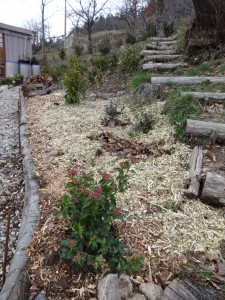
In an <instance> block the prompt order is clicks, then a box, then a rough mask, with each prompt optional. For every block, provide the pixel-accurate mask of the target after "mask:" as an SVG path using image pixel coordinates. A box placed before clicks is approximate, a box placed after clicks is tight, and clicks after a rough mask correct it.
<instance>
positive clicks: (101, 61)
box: [91, 55, 109, 72]
mask: <svg viewBox="0 0 225 300" xmlns="http://www.w3.org/2000/svg"><path fill="white" fill-rule="evenodd" d="M91 63H92V65H93V66H95V67H97V68H98V69H99V70H101V71H102V72H104V71H106V70H108V69H109V56H108V55H100V56H93V57H92V58H91Z"/></svg>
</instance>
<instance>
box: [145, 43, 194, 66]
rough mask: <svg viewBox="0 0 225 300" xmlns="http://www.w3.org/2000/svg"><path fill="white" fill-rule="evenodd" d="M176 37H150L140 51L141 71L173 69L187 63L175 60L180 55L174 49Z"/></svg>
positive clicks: (179, 57) (180, 56)
mask: <svg viewBox="0 0 225 300" xmlns="http://www.w3.org/2000/svg"><path fill="white" fill-rule="evenodd" d="M176 45H177V42H176V37H168V38H157V37H155V38H152V39H151V44H148V45H146V46H145V49H144V50H142V51H141V53H140V54H141V56H143V57H144V58H143V61H142V62H143V71H148V70H153V71H174V70H176V69H178V68H181V67H187V66H188V64H187V63H184V62H182V61H177V60H179V59H181V58H182V55H181V54H180V53H179V52H178V51H177V50H176Z"/></svg>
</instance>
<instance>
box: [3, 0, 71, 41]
mask: <svg viewBox="0 0 225 300" xmlns="http://www.w3.org/2000/svg"><path fill="white" fill-rule="evenodd" d="M64 3H65V1H64V0H53V1H52V2H51V3H49V4H48V5H46V13H45V17H46V18H48V20H47V22H48V23H49V25H50V34H51V36H62V35H64V11H65V9H64ZM31 19H35V20H37V21H39V20H41V1H40V0H0V23H5V24H8V25H13V26H17V27H22V28H24V25H25V24H26V22H27V21H29V20H31ZM71 29H72V24H71V22H70V21H69V20H67V33H69V31H70V30H71Z"/></svg>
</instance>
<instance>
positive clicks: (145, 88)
mask: <svg viewBox="0 0 225 300" xmlns="http://www.w3.org/2000/svg"><path fill="white" fill-rule="evenodd" d="M158 90H159V87H158V86H157V85H152V84H150V83H144V84H141V85H140V86H139V87H138V88H137V90H136V95H137V97H138V98H140V99H141V101H142V102H146V101H148V102H149V101H150V100H151V97H153V96H156V95H157V93H158Z"/></svg>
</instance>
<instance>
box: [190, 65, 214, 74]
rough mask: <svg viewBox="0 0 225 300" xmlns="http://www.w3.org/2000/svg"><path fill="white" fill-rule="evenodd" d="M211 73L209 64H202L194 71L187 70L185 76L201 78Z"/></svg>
mask: <svg viewBox="0 0 225 300" xmlns="http://www.w3.org/2000/svg"><path fill="white" fill-rule="evenodd" d="M211 71H213V69H212V66H211V65H210V64H209V63H202V64H201V65H199V66H198V67H196V68H195V69H192V70H189V71H188V72H187V73H186V76H202V75H205V73H207V72H211Z"/></svg>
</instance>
